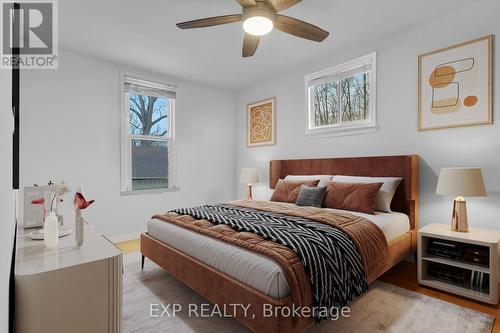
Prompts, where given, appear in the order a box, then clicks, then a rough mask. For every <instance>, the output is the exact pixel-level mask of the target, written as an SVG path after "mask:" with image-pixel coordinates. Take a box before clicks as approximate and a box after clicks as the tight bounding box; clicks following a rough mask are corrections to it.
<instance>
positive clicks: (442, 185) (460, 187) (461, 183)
mask: <svg viewBox="0 0 500 333" xmlns="http://www.w3.org/2000/svg"><path fill="white" fill-rule="evenodd" d="M436 194H440V195H453V196H463V197H485V196H486V188H485V187H484V181H483V174H482V172H481V168H442V169H441V172H440V173H439V180H438V184H437V188H436Z"/></svg>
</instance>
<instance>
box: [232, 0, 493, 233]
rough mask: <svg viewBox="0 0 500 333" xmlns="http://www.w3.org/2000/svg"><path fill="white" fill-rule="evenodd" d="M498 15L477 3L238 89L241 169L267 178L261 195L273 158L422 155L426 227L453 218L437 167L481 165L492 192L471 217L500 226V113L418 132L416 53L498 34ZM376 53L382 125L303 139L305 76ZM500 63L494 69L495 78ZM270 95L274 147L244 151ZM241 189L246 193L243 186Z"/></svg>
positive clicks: (474, 205)
mask: <svg viewBox="0 0 500 333" xmlns="http://www.w3.org/2000/svg"><path fill="white" fill-rule="evenodd" d="M498 13H500V2H499V1H497V0H485V1H479V2H476V3H474V4H473V5H471V6H468V7H465V8H462V9H459V10H457V11H454V12H450V13H449V14H447V15H445V16H440V17H436V18H435V19H433V20H431V21H428V22H426V23H424V24H421V25H418V26H417V27H415V28H412V29H410V30H408V31H401V32H399V33H397V34H395V35H393V36H391V37H389V38H386V39H383V40H379V41H375V42H373V43H371V44H369V45H362V46H360V47H359V48H357V49H352V50H346V51H345V52H343V53H342V54H331V55H330V56H329V57H328V58H325V60H324V61H322V62H318V63H316V64H310V66H307V67H304V68H301V69H299V70H297V71H294V72H292V73H290V74H287V75H284V76H281V77H278V78H276V79H274V80H271V81H267V82H259V83H256V84H254V85H253V86H251V87H249V88H247V89H245V90H243V91H241V92H240V93H239V94H238V97H237V114H238V116H237V126H236V133H237V134H238V136H237V140H236V142H237V163H236V167H237V168H240V167H254V166H257V167H259V168H260V169H261V170H262V173H263V176H264V181H263V183H262V184H260V185H259V186H258V187H259V188H257V189H256V192H257V193H259V191H260V192H261V195H264V194H263V192H264V191H265V189H264V187H266V186H268V183H267V182H268V175H267V173H268V161H269V160H271V159H283V158H308V157H310V158H314V157H335V156H337V157H339V156H367V155H395V154H410V153H417V154H419V155H420V156H421V158H422V160H421V174H420V179H421V180H420V185H421V192H420V200H421V201H420V208H421V210H420V212H421V215H420V216H421V219H420V223H421V225H425V224H427V223H429V222H431V221H436V222H442V223H448V222H449V220H450V213H451V205H452V200H451V198H444V197H439V196H436V195H435V194H434V191H435V186H436V182H437V174H438V172H439V169H440V168H441V167H446V166H471V165H477V166H480V167H482V168H483V172H484V176H485V181H486V185H487V189H488V191H489V197H487V198H477V199H472V198H471V199H469V205H468V209H469V222H470V224H472V225H474V226H483V227H491V228H500V223H499V221H498V216H500V202H499V200H500V150H499V149H500V121H499V120H498V117H496V119H495V124H494V125H493V126H481V127H474V128H459V129H447V130H437V131H429V132H421V133H419V132H417V56H418V55H419V54H422V53H425V52H428V51H432V50H435V49H439V48H442V47H446V46H449V45H453V44H456V43H460V42H463V41H467V40H470V39H474V38H477V37H482V36H485V35H488V34H495V35H496V36H497V38H498V37H500V21H499V20H498ZM339 33H340V32H339ZM333 37H335V34H334V35H333ZM373 51H377V76H378V77H377V81H378V82H377V90H378V94H377V111H378V124H379V126H380V128H379V130H378V131H377V132H376V133H372V134H364V135H353V136H343V137H329V138H318V137H314V138H313V137H306V136H305V126H306V125H305V94H304V75H305V74H309V73H312V72H315V71H317V70H320V69H323V68H325V67H328V66H331V65H335V64H339V63H342V62H344V61H347V60H350V59H353V58H356V57H359V56H362V55H365V54H368V53H370V52H373ZM495 61H496V63H497V64H499V63H500V53H499V52H497V53H495ZM499 68H500V66H496V67H495V73H494V80H496V82H498V79H499V71H500V69H499ZM272 96H276V98H277V144H276V145H275V146H269V147H261V148H246V147H245V146H246V143H245V139H246V138H245V133H246V128H245V126H246V118H245V115H246V114H245V113H246V105H247V104H248V103H251V102H255V101H259V100H262V99H265V98H268V97H272ZM494 100H497V101H498V100H500V92H499V89H498V85H497V86H496V87H495V90H494ZM497 111H498V110H497ZM497 115H498V112H497ZM236 188H237V189H238V191H239V193H240V194H241V193H242V191H243V189H242V188H241V187H240V186H237V187H236Z"/></svg>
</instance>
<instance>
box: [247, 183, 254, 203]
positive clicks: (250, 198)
mask: <svg viewBox="0 0 500 333" xmlns="http://www.w3.org/2000/svg"><path fill="white" fill-rule="evenodd" d="M246 199H247V200H253V195H252V184H248V185H247V195H246Z"/></svg>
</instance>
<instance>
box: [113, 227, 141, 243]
mask: <svg viewBox="0 0 500 333" xmlns="http://www.w3.org/2000/svg"><path fill="white" fill-rule="evenodd" d="M143 232H146V230H144V231H138V232H134V233H131V234H126V235H114V236H109V237H107V238H108V239H109V240H110V241H111V242H113V243H115V244H116V243H122V242H128V241H132V240H137V239H139V238H140V237H141V233H143Z"/></svg>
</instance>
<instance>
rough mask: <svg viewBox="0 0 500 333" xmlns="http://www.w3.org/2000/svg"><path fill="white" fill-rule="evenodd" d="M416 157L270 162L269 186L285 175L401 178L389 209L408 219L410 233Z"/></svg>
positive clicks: (415, 214)
mask: <svg viewBox="0 0 500 333" xmlns="http://www.w3.org/2000/svg"><path fill="white" fill-rule="evenodd" d="M418 166H419V156H418V155H403V156H376V157H347V158H315V159H300V160H273V161H271V162H270V165H269V186H270V187H271V188H275V186H276V183H277V182H278V179H283V178H285V177H286V176H287V175H348V176H367V177H401V178H403V181H402V182H401V184H400V185H399V187H398V189H397V190H396V193H395V194H394V199H393V200H392V204H391V209H392V210H393V211H395V212H402V213H405V214H407V215H408V216H409V217H410V226H411V229H412V230H415V229H418V183H419V180H418V175H419V171H418Z"/></svg>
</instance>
